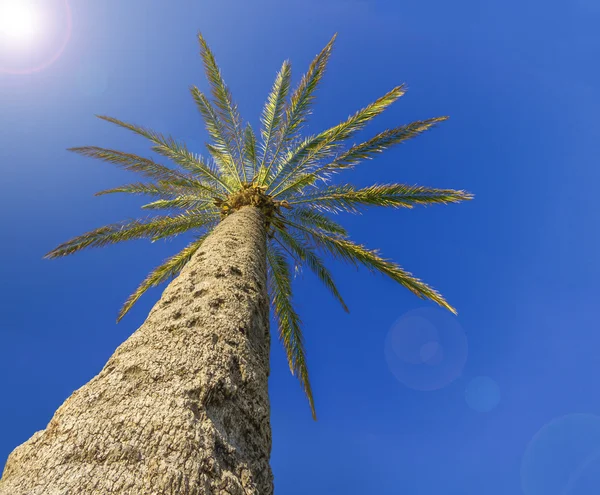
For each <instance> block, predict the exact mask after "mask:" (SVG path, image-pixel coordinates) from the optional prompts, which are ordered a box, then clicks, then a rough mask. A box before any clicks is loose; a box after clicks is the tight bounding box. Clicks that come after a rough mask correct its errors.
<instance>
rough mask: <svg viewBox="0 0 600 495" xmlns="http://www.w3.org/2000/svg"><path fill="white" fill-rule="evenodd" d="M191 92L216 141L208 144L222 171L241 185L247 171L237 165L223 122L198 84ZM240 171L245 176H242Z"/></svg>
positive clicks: (211, 135) (210, 134) (208, 129)
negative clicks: (239, 168)
mask: <svg viewBox="0 0 600 495" xmlns="http://www.w3.org/2000/svg"><path fill="white" fill-rule="evenodd" d="M191 92H192V96H193V98H194V101H195V102H196V106H197V107H198V110H199V111H200V114H201V115H202V117H203V119H204V123H205V125H206V130H207V132H208V134H209V136H210V137H211V138H212V139H213V141H214V144H211V145H207V147H208V149H209V151H210V152H211V155H212V156H213V158H214V159H215V161H216V162H217V163H218V164H219V166H220V167H221V170H222V172H223V173H224V174H226V175H229V176H230V177H232V178H235V179H236V181H237V182H238V184H239V185H241V184H242V180H243V181H246V172H245V170H244V167H243V166H242V167H241V171H240V170H238V168H237V166H236V163H235V159H234V154H235V152H234V150H233V149H232V148H231V145H232V143H231V142H230V140H229V138H228V135H227V133H226V130H225V128H224V126H223V123H222V122H221V120H220V119H219V116H218V115H217V113H216V111H215V109H214V108H213V106H212V104H211V103H210V101H209V100H208V98H207V97H206V96H205V95H204V94H203V93H202V92H201V91H200V90H199V89H198V88H197V87H196V86H192V88H191ZM240 172H241V175H242V176H243V177H242V176H240Z"/></svg>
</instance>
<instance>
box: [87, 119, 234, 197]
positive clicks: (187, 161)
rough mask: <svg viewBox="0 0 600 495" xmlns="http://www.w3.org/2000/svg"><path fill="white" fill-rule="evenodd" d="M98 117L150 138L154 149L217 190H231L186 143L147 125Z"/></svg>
mask: <svg viewBox="0 0 600 495" xmlns="http://www.w3.org/2000/svg"><path fill="white" fill-rule="evenodd" d="M98 118H100V119H102V120H106V121H107V122H111V123H113V124H116V125H118V126H120V127H123V128H125V129H129V130H130V131H132V132H135V133H136V134H139V135H140V136H143V137H145V138H146V139H149V140H150V141H151V142H152V143H154V146H153V147H152V150H153V151H155V152H157V153H158V154H160V155H162V156H165V157H167V158H169V159H170V160H173V161H174V162H175V163H176V164H177V165H179V166H181V167H183V168H184V169H186V170H189V171H190V172H192V173H194V174H198V175H199V176H200V177H201V178H203V179H205V180H206V181H207V182H208V183H209V184H211V185H212V186H213V187H215V189H216V190H219V186H220V187H221V188H223V189H224V190H225V191H230V188H229V187H228V186H227V185H226V183H225V182H224V181H223V180H222V179H221V177H220V176H219V173H218V172H217V171H216V170H213V169H212V168H211V167H209V166H208V164H206V163H205V162H204V161H203V160H202V158H201V157H200V156H198V155H194V154H193V153H191V152H190V151H188V149H187V148H186V147H185V146H184V145H182V144H180V143H178V142H176V141H175V140H174V139H173V138H171V137H165V136H163V135H162V134H159V133H157V132H154V131H152V130H150V129H146V128H145V127H141V126H137V125H134V124H128V123H126V122H123V121H121V120H118V119H115V118H112V117H107V116H105V115H98Z"/></svg>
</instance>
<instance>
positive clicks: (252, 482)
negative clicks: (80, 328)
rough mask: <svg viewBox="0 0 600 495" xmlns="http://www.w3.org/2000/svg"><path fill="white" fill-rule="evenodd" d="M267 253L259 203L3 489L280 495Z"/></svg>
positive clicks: (59, 415)
mask: <svg viewBox="0 0 600 495" xmlns="http://www.w3.org/2000/svg"><path fill="white" fill-rule="evenodd" d="M265 251H266V229H265V222H264V216H263V213H262V212H261V211H260V210H258V209H256V208H254V207H252V206H246V207H243V208H241V209H240V210H238V211H237V212H235V213H233V214H231V215H230V216H228V217H226V218H225V219H224V220H223V221H222V222H221V223H220V224H219V225H218V226H217V228H216V229H215V231H214V232H213V233H212V234H211V235H210V236H209V237H208V238H207V239H206V240H205V242H204V243H203V245H202V247H201V248H200V249H199V250H198V251H197V252H196V253H195V255H194V257H193V258H192V259H191V261H190V262H189V263H188V264H187V265H186V267H185V268H184V269H183V271H182V272H181V274H180V275H179V276H178V277H177V278H176V279H175V280H173V281H172V282H171V283H170V284H169V286H168V287H167V288H166V289H165V291H164V293H163V295H162V297H161V299H160V301H159V302H158V303H157V304H156V305H155V306H154V307H153V308H152V310H151V312H150V314H149V315H148V318H147V319H146V321H145V322H144V323H143V324H142V326H141V327H140V328H139V329H138V330H137V331H136V332H135V333H134V334H133V335H132V336H131V337H130V338H129V339H127V340H126V341H125V342H124V343H123V344H122V345H121V346H119V348H118V349H117V350H116V351H115V353H114V355H113V356H112V357H111V358H110V359H109V361H108V363H107V364H106V366H105V367H104V368H103V369H102V371H101V372H100V373H99V374H98V375H97V376H96V377H95V378H93V379H92V380H91V381H90V382H89V383H87V384H86V385H84V386H83V387H81V388H80V389H79V390H77V391H76V392H74V393H73V395H71V397H69V398H68V399H67V400H66V401H65V403H64V404H63V405H62V406H61V407H60V408H59V409H58V410H57V411H56V413H55V415H54V417H53V418H52V420H51V421H50V423H49V424H48V426H47V428H46V429H45V430H43V431H39V432H37V433H35V434H34V435H33V436H32V437H31V438H30V439H29V440H28V441H27V442H25V443H24V444H23V445H21V446H19V447H17V448H16V449H15V450H14V451H13V452H12V454H11V455H10V456H9V458H8V461H7V463H6V467H5V469H4V473H3V476H2V479H1V480H0V495H87V494H99V495H105V494H114V493H118V494H124V495H134V494H135V495H137V494H140V495H142V494H143V495H155V494H156V495H158V494H161V495H162V494H165V495H166V494H173V495H175V494H177V495H206V494H219V495H225V494H230V495H248V494H253V495H270V494H272V493H273V476H272V473H271V469H270V467H269V457H270V452H271V427H270V422H269V413H270V407H269V397H268V390H267V381H268V374H269V345H270V338H269V303H268V296H267V288H266V252H265Z"/></svg>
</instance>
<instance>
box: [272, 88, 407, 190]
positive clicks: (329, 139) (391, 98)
mask: <svg viewBox="0 0 600 495" xmlns="http://www.w3.org/2000/svg"><path fill="white" fill-rule="evenodd" d="M404 93H405V89H404V86H397V87H395V88H393V89H392V90H391V91H389V92H388V93H386V94H385V95H383V96H382V97H380V98H378V99H377V100H375V101H374V102H373V103H371V104H370V105H367V106H366V107H365V108H363V109H362V110H359V111H358V112H356V113H355V114H354V115H351V116H350V117H349V118H348V119H346V120H345V121H344V122H342V123H341V124H338V125H336V126H334V127H331V128H330V129H327V130H326V131H323V132H321V133H320V134H317V135H316V136H313V137H311V138H307V139H306V140H305V141H304V142H303V143H302V144H301V145H300V146H298V147H297V148H296V149H295V150H292V151H290V152H289V153H288V155H287V157H286V159H285V160H284V162H283V164H282V166H281V167H280V169H279V170H278V171H277V173H276V174H275V177H274V178H273V180H272V183H271V188H270V189H269V191H270V192H271V194H273V196H274V197H276V196H278V195H279V193H278V191H280V190H281V189H282V188H283V187H284V186H286V185H287V182H288V181H289V180H290V179H292V178H293V177H294V176H296V175H299V174H300V173H302V172H304V171H305V170H306V169H307V168H308V167H309V166H311V165H314V164H315V163H317V162H318V161H319V160H322V159H325V158H328V157H330V156H331V155H332V154H333V153H334V152H335V151H336V150H337V149H339V147H340V145H341V144H343V142H344V141H345V140H346V139H349V138H350V137H351V136H353V135H354V134H355V133H357V132H358V131H360V130H361V129H363V128H364V126H365V125H366V124H367V123H368V122H369V121H371V120H372V119H374V118H375V117H377V116H378V115H380V114H381V113H382V112H384V111H385V110H386V109H387V108H388V107H389V106H390V105H391V104H392V103H394V102H395V101H396V100H398V98H400V97H401V96H402V95H403V94H404Z"/></svg>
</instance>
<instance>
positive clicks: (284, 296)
mask: <svg viewBox="0 0 600 495" xmlns="http://www.w3.org/2000/svg"><path fill="white" fill-rule="evenodd" d="M334 40H335V36H334V37H333V38H332V39H331V41H330V42H329V43H328V44H327V45H326V46H325V48H324V49H323V50H322V51H321V52H320V53H319V54H318V55H317V56H316V58H315V59H314V60H313V62H312V63H311V65H310V67H309V69H308V71H307V73H306V74H305V75H304V76H303V77H302V79H301V80H300V82H299V84H298V86H297V87H296V88H295V90H293V91H292V92H291V93H290V79H291V66H290V63H289V62H288V61H285V62H284V63H283V65H282V67H281V69H280V71H279V72H278V74H277V77H276V79H275V82H274V84H273V87H272V89H271V92H270V94H269V96H268V99H267V102H266V104H265V106H264V110H263V112H262V116H261V124H262V125H261V130H260V139H259V140H257V138H256V136H255V134H254V132H253V130H252V127H251V126H250V125H249V124H246V125H245V126H243V125H242V121H241V119H240V116H239V113H238V110H237V107H236V105H235V104H234V103H233V101H232V97H231V93H230V91H229V89H228V88H227V86H226V85H225V83H224V82H223V79H222V77H221V72H220V70H219V67H218V66H217V64H216V62H215V58H214V56H213V54H212V52H211V50H210V48H209V47H208V45H207V43H206V41H205V40H204V38H203V37H202V36H201V35H199V41H200V47H201V55H202V59H203V62H204V68H205V70H206V75H207V78H208V81H209V84H210V90H211V95H212V98H209V97H207V95H205V94H204V93H202V92H201V91H200V90H199V89H198V88H197V87H192V88H191V92H192V96H193V98H194V101H195V102H196V105H197V107H198V110H199V111H200V113H201V115H202V117H203V119H204V121H205V124H206V129H207V131H208V134H209V136H210V138H211V140H212V142H211V143H209V144H206V147H207V150H208V156H207V157H202V156H199V155H197V154H195V153H192V152H191V151H189V150H188V148H187V147H186V146H185V145H184V144H182V143H180V142H177V141H176V140H174V139H173V138H171V137H169V136H164V135H162V134H159V133H157V132H154V131H152V130H150V129H147V128H144V127H140V126H137V125H133V124H129V123H125V122H122V121H120V120H117V119H114V118H111V117H106V116H100V118H101V119H103V120H107V121H109V122H112V123H113V124H116V125H118V126H121V127H125V128H127V129H129V130H130V131H133V132H134V133H136V134H139V135H141V136H144V137H145V138H147V139H148V140H149V141H150V142H151V143H152V150H153V151H154V152H156V153H158V154H159V155H162V156H164V157H166V158H168V159H170V160H171V161H172V162H173V164H174V165H176V167H166V166H164V165H161V164H159V163H157V162H155V161H154V160H151V159H148V158H143V157H140V156H137V155H133V154H129V153H124V152H121V151H115V150H112V149H105V148H98V147H92V146H86V147H78V148H71V151H74V152H76V153H79V154H82V155H85V156H90V157H94V158H99V159H101V160H104V161H106V162H110V163H114V164H116V165H118V166H120V167H122V168H124V169H126V170H131V171H134V172H138V173H140V174H141V175H143V176H144V177H146V178H147V179H150V181H148V182H137V183H132V184H127V185H123V186H121V187H117V188H114V189H109V190H105V191H100V192H99V193H97V195H103V194H112V193H129V194H142V195H147V196H151V197H153V198H154V200H153V201H152V202H151V203H148V204H146V205H144V206H143V207H142V208H144V209H150V210H166V211H168V212H170V213H169V214H166V215H161V216H153V217H150V218H145V219H140V220H134V221H128V222H121V223H116V224H112V225H107V226H104V227H101V228H98V229H96V230H93V231H91V232H88V233H86V234H83V235H81V236H78V237H75V238H73V239H71V240H70V241H67V242H65V243H64V244H61V245H60V246H58V247H57V248H56V249H54V250H52V251H51V252H49V253H48V254H47V255H46V257H47V258H56V257H60V256H66V255H69V254H72V253H75V252H77V251H79V250H81V249H84V248H87V247H97V246H105V245H108V244H114V243H117V242H121V241H127V240H131V239H140V238H147V239H151V240H152V241H155V240H158V239H164V238H168V237H172V236H176V235H178V234H182V233H184V232H188V231H189V232H193V233H194V235H195V239H194V240H193V241H192V242H191V243H190V244H189V245H188V246H186V247H185V248H184V249H183V250H182V251H180V252H179V253H177V254H176V255H174V256H173V257H171V258H169V259H167V260H166V261H165V262H164V263H163V264H162V265H160V266H158V267H157V268H155V269H154V270H153V271H152V272H151V273H150V274H149V275H148V276H147V277H146V279H145V280H144V281H143V282H142V283H141V285H140V286H139V287H138V289H137V290H136V291H135V292H134V293H133V294H132V295H131V296H130V297H129V298H128V299H127V301H126V302H125V304H124V306H123V308H122V309H121V311H120V313H119V316H118V320H120V319H121V318H122V317H123V316H124V315H125V314H126V313H127V312H128V311H129V309H130V308H131V307H132V306H133V305H134V304H135V302H136V301H137V300H138V299H139V298H140V296H141V295H142V294H143V293H144V292H145V291H146V290H147V289H149V288H150V287H154V286H157V285H159V284H161V283H162V282H164V281H166V280H168V279H170V278H172V277H175V276H176V275H177V274H178V273H179V272H180V271H181V269H182V268H183V267H184V266H185V264H186V263H187V262H188V261H189V260H190V259H191V257H192V256H193V254H194V253H195V252H196V251H197V250H198V249H199V247H200V246H201V244H202V242H203V240H204V239H205V238H206V237H207V235H208V234H209V233H210V232H211V230H212V229H213V228H214V227H215V226H216V225H217V224H218V223H219V221H220V220H221V219H222V218H224V217H225V216H227V215H229V214H231V213H233V212H235V211H236V210H238V209H239V208H241V207H243V206H247V205H253V206H255V207H257V208H259V209H261V210H262V211H263V213H264V215H265V219H266V222H267V226H268V229H269V230H268V232H269V235H268V237H269V240H268V249H267V258H268V260H267V261H268V280H269V294H270V299H271V303H272V307H273V310H274V315H275V318H276V320H277V324H278V329H279V336H280V340H281V341H282V343H283V346H284V348H285V351H286V354H287V358H288V362H289V366H290V369H291V371H292V373H293V374H295V375H297V376H298V378H299V380H300V382H301V384H302V387H303V389H304V391H305V393H306V395H307V397H308V400H309V402H310V406H311V410H312V412H313V416H314V415H315V411H314V403H313V397H312V392H311V387H310V382H309V378H308V370H307V365H306V357H305V351H304V345H303V338H302V332H301V324H300V318H299V316H298V314H297V313H296V311H295V310H294V307H293V304H292V287H291V285H292V284H291V279H292V274H293V270H292V269H291V267H292V266H295V267H296V268H300V267H302V266H303V265H307V266H308V267H309V269H311V270H312V271H313V272H314V273H315V274H316V275H317V276H318V277H319V279H320V280H321V281H322V282H323V283H324V284H325V286H326V287H327V288H328V289H329V290H330V291H331V292H332V294H333V295H334V297H335V298H337V299H338V301H339V302H340V303H341V304H342V306H343V307H344V309H345V310H346V311H347V310H348V308H347V307H346V304H345V303H344V301H343V299H342V297H341V296H340V294H339V292H338V290H337V288H336V285H335V283H334V281H333V280H332V278H331V275H330V273H329V271H328V270H327V268H326V267H325V265H324V263H323V261H322V259H321V257H320V254H321V253H325V254H329V255H331V256H332V257H334V258H337V259H342V260H344V261H346V262H349V263H351V264H354V265H363V266H366V267H367V268H368V269H370V270H372V271H378V272H381V273H383V274H385V275H387V276H388V277H390V278H392V279H393V280H395V281H396V282H398V283H400V284H401V285H403V286H404V287H406V288H407V289H409V290H410V291H411V292H413V293H414V294H416V295H417V296H419V297H421V298H428V299H431V300H433V301H435V302H436V303H438V304H439V305H440V306H443V307H445V308H447V309H449V310H450V311H452V312H455V310H454V309H453V308H452V307H451V306H450V305H449V304H448V303H447V302H446V301H445V299H444V298H443V297H442V296H441V295H440V294H439V293H438V292H437V291H436V290H434V289H433V288H431V287H429V286H428V285H426V284H425V283H423V282H422V281H420V280H419V279H417V278H415V277H414V276H412V275H411V274H410V273H408V272H407V271H405V270H404V269H402V268H401V267H400V266H399V265H398V264H396V263H394V262H392V261H389V260H387V259H384V258H382V257H381V256H380V255H379V254H378V252H377V251H376V250H371V249H368V248H366V247H364V246H362V245H360V244H356V243H354V242H352V241H351V240H350V239H349V238H348V234H347V232H346V230H345V229H344V228H343V227H342V226H340V225H339V224H338V223H336V222H335V221H333V220H332V219H331V218H330V217H329V216H327V214H336V213H338V212H341V211H345V212H351V213H358V212H359V211H360V210H361V208H362V207H367V206H390V207H405V208H412V206H413V205H419V204H423V205H427V204H431V203H457V202H459V201H463V200H468V199H471V198H472V196H471V195H470V194H469V193H467V192H465V191H456V190H451V189H434V188H428V187H421V186H410V185H404V184H376V185H372V186H369V187H363V188H357V187H354V186H353V185H351V184H343V185H330V178H331V177H332V175H334V174H336V173H338V172H340V171H342V170H345V169H350V168H353V167H354V166H355V165H357V164H358V163H360V162H361V161H363V160H366V159H370V158H372V157H373V156H374V155H375V154H377V153H380V152H382V151H384V150H385V149H387V148H389V147H391V146H392V145H395V144H399V143H402V142H403V141H406V140H408V139H410V138H413V137H415V136H417V135H419V134H420V133H422V132H424V131H426V130H427V129H429V128H431V127H433V126H434V125H436V124H437V123H439V122H441V121H443V120H446V117H437V118H432V119H428V120H423V121H417V122H412V123H410V124H407V125H403V126H400V127H396V128H393V129H389V130H386V131H384V132H381V133H379V134H377V135H375V136H374V137H373V138H371V139H369V140H368V141H365V142H363V143H360V144H354V145H352V146H349V145H345V143H347V141H348V140H349V139H350V138H352V137H353V136H354V135H355V134H356V133H357V132H358V131H360V130H361V129H363V128H364V126H365V125H366V124H367V123H368V122H369V121H370V120H372V119H373V118H374V117H376V116H377V115H379V114H381V113H382V112H383V111H384V110H385V109H386V108H388V107H389V106H390V105H391V104H392V103H394V102H395V101H396V100H397V99H398V98H400V97H401V96H402V95H403V94H404V92H405V89H404V87H403V86H398V87H395V88H393V89H392V90H391V91H389V92H388V93H386V94H385V95H383V96H382V97H381V98H379V99H377V100H376V101H375V102H373V103H371V104H370V105H368V106H366V107H365V108H363V109H362V110H359V111H358V112H356V113H355V114H353V115H351V116H350V117H349V118H348V119H346V120H345V121H343V122H341V123H340V124H338V125H336V126H335V127H332V128H330V129H327V130H325V131H323V132H320V133H318V134H315V135H311V136H308V137H301V136H300V131H301V129H302V126H303V123H304V122H305V121H306V118H307V117H308V115H309V113H310V107H311V103H312V102H313V99H314V94H315V90H316V88H317V85H318V84H319V82H320V80H321V78H322V77H323V74H324V71H325V67H326V64H327V61H328V59H329V56H330V54H331V50H332V47H333V43H334ZM257 141H258V142H257ZM118 320H117V321H118Z"/></svg>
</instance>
